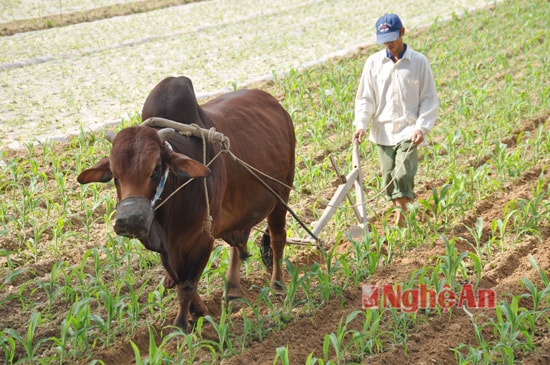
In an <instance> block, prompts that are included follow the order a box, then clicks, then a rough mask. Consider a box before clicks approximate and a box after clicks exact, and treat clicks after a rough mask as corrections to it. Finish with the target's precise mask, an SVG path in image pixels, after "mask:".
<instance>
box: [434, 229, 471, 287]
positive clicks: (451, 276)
mask: <svg viewBox="0 0 550 365" xmlns="http://www.w3.org/2000/svg"><path fill="white" fill-rule="evenodd" d="M442 239H443V241H444V242H445V255H443V256H439V268H440V270H441V272H442V273H443V276H444V277H445V281H446V283H447V284H448V285H449V286H450V289H451V290H455V289H457V288H458V283H457V279H456V277H457V275H458V273H460V274H461V276H462V277H463V278H464V279H467V278H468V274H467V272H466V265H465V263H464V259H465V258H466V257H468V252H462V253H461V254H460V255H459V254H458V251H457V249H456V246H455V243H454V240H455V238H452V239H451V240H448V239H447V238H446V237H445V236H442Z"/></svg>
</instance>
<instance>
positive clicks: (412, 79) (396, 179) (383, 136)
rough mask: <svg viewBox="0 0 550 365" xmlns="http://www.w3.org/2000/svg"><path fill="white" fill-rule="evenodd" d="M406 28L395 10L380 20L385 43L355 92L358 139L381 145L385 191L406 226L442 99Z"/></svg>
mask: <svg viewBox="0 0 550 365" xmlns="http://www.w3.org/2000/svg"><path fill="white" fill-rule="evenodd" d="M404 35H405V28H404V27H403V24H402V23H401V20H400V19H399V16H397V15H396V14H386V15H384V16H382V17H381V18H380V19H378V21H377V22H376V40H377V42H378V43H379V44H384V46H385V48H384V49H383V50H380V51H378V52H376V53H374V54H372V55H371V56H369V57H368V58H367V61H366V62H365V66H364V68H363V72H362V75H361V80H360V83H359V89H358V90H357V95H356V98H355V120H354V121H353V125H354V126H355V128H356V130H355V132H354V134H353V140H354V141H355V140H357V141H358V142H359V143H361V142H362V141H363V139H364V138H365V136H366V131H367V129H368V127H369V124H370V123H371V121H372V124H370V134H369V140H370V141H371V142H374V143H376V145H377V146H378V155H379V160H380V166H381V169H382V177H383V183H384V190H385V194H386V197H387V198H388V199H389V200H391V202H392V203H393V206H394V207H395V209H396V222H395V223H396V225H398V226H399V227H402V226H403V224H404V222H405V217H404V213H405V212H407V203H409V202H410V201H411V200H412V199H414V192H413V188H414V177H415V175H416V171H417V168H418V152H417V147H418V146H419V145H420V144H421V143H423V142H424V141H425V139H426V136H427V134H428V133H430V131H431V130H432V128H433V126H434V124H435V120H436V118H437V108H438V106H439V99H438V98H437V93H436V89H435V82H434V78H433V75H432V70H431V68H430V64H429V62H428V60H427V58H426V57H425V56H424V55H423V54H421V53H419V52H416V51H414V50H412V49H411V47H410V46H408V45H407V44H406V43H404V42H403V36H404Z"/></svg>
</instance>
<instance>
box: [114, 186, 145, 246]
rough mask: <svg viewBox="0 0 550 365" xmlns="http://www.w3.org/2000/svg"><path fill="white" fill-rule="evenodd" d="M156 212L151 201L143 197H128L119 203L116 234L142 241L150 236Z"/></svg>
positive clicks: (116, 216)
mask: <svg viewBox="0 0 550 365" xmlns="http://www.w3.org/2000/svg"><path fill="white" fill-rule="evenodd" d="M153 217H154V211H153V207H152V206H151V201H150V200H149V199H146V198H143V197H136V196H132V197H128V198H126V199H124V200H121V201H120V202H118V204H117V207H116V214H115V227H114V228H115V232H116V234H118V235H120V236H125V237H130V238H137V239H139V240H141V241H143V240H146V239H147V237H148V236H149V231H150V229H151V224H152V222H153Z"/></svg>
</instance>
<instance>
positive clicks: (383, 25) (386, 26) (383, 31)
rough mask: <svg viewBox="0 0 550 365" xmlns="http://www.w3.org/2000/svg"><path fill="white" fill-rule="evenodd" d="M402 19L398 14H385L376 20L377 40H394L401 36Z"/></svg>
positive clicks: (382, 41) (384, 41) (379, 41)
mask: <svg viewBox="0 0 550 365" xmlns="http://www.w3.org/2000/svg"><path fill="white" fill-rule="evenodd" d="M401 28H403V24H401V19H399V17H398V16H397V15H396V14H385V15H382V16H381V17H380V19H378V21H377V22H376V41H377V42H378V43H380V44H382V43H386V42H393V41H395V40H396V39H398V38H399V37H400V36H401Z"/></svg>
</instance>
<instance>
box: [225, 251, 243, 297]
mask: <svg viewBox="0 0 550 365" xmlns="http://www.w3.org/2000/svg"><path fill="white" fill-rule="evenodd" d="M241 263H242V258H241V250H240V249H239V248H238V247H231V255H230V258H229V269H228V270H227V274H226V279H227V289H226V293H225V300H226V301H227V302H229V301H230V300H234V299H240V298H242V292H241Z"/></svg>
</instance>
